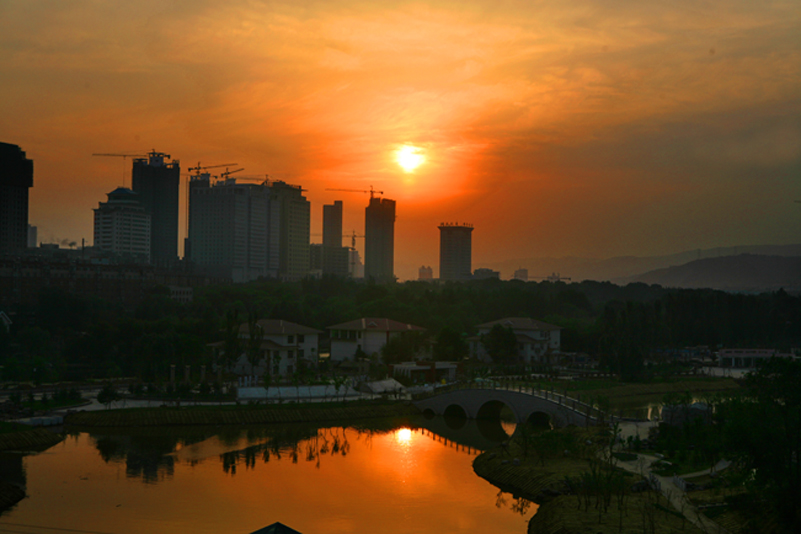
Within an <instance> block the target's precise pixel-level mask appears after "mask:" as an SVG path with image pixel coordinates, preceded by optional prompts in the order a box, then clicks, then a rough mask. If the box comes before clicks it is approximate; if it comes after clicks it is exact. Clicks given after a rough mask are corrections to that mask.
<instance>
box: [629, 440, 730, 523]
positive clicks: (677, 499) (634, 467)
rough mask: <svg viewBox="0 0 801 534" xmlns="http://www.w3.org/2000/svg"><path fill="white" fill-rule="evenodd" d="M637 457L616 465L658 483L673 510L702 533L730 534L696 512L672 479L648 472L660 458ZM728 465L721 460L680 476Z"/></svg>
mask: <svg viewBox="0 0 801 534" xmlns="http://www.w3.org/2000/svg"><path fill="white" fill-rule="evenodd" d="M637 455H638V458H637V459H636V460H631V461H628V462H624V461H622V460H618V463H617V465H618V466H620V467H622V468H623V469H625V470H626V471H629V472H632V473H637V474H639V475H642V476H644V477H645V478H646V479H648V478H652V479H655V480H657V481H659V489H660V491H661V493H662V495H664V496H665V498H666V499H667V500H668V501H669V502H670V504H671V505H673V508H675V509H676V510H677V511H678V512H680V513H681V514H683V515H684V516H685V517H686V518H687V520H688V521H690V522H691V523H693V524H694V525H695V526H697V527H698V528H700V529H701V530H702V531H704V532H708V533H709V534H730V533H729V532H728V531H727V530H726V529H724V528H723V527H721V526H720V525H718V524H717V523H716V522H714V521H712V520H711V519H709V518H708V517H707V516H705V515H704V514H702V513H700V512H698V510H697V509H696V508H695V506H693V504H692V503H691V502H690V500H689V499H688V497H687V493H686V492H685V491H684V490H682V489H681V488H679V487H678V486H676V484H675V482H674V478H673V477H671V476H661V475H657V474H656V473H652V472H651V470H650V466H651V464H652V463H654V462H656V461H658V460H660V458H658V457H656V456H651V455H649V454H641V453H637ZM730 463H731V462H729V461H727V460H721V461H720V462H718V463H717V464H716V465H715V466H714V467H713V468H711V469H704V470H702V471H698V472H695V473H690V474H688V475H682V478H684V479H687V478H692V477H697V476H702V475H708V474H710V473H712V472H718V471H720V470H722V469H725V468H727V467H728V466H729V465H730Z"/></svg>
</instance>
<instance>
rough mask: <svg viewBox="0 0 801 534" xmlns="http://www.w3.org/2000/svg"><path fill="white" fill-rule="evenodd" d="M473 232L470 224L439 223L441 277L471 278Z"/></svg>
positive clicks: (450, 278) (441, 278) (448, 278)
mask: <svg viewBox="0 0 801 534" xmlns="http://www.w3.org/2000/svg"><path fill="white" fill-rule="evenodd" d="M472 233H473V226H472V225H470V224H455V223H453V224H452V223H442V224H440V225H439V279H440V280H469V279H470V278H471V273H472V253H473V245H472Z"/></svg>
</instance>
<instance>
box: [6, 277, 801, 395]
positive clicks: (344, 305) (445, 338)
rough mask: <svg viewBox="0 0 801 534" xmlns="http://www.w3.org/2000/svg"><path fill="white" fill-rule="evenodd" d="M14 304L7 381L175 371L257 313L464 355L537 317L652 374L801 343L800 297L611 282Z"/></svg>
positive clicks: (239, 289)
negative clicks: (691, 358)
mask: <svg viewBox="0 0 801 534" xmlns="http://www.w3.org/2000/svg"><path fill="white" fill-rule="evenodd" d="M4 311H6V312H7V313H10V314H11V315H12V317H13V319H14V324H13V327H12V330H11V332H10V333H6V332H4V331H3V329H2V328H0V364H1V365H3V366H4V369H3V376H2V379H10V380H15V379H25V380H37V381H45V380H52V379H57V378H71V377H74V376H89V375H93V376H99V377H107V376H118V375H129V376H130V375H135V376H139V377H141V378H142V379H144V380H153V379H154V377H165V376H167V375H168V373H169V365H170V364H175V365H178V366H179V368H180V366H182V365H185V364H192V365H196V364H201V363H206V364H209V363H212V362H211V353H210V351H209V350H208V349H207V347H206V345H207V344H208V343H211V342H223V343H224V344H226V345H231V346H233V345H236V344H237V343H239V341H243V340H237V339H236V336H235V333H236V328H237V325H238V324H241V323H245V322H247V321H248V320H249V319H251V320H253V318H256V317H257V318H260V319H261V318H274V319H284V320H288V321H293V322H297V323H301V324H304V325H308V326H311V327H314V328H318V329H321V330H325V328H326V327H328V326H331V325H334V324H337V323H340V322H345V321H349V320H352V319H355V318H358V317H388V318H391V319H395V320H398V321H402V322H408V323H412V324H416V325H419V326H422V327H425V328H426V329H427V333H428V335H429V336H430V338H431V339H432V340H436V341H437V342H438V343H436V344H435V351H434V355H435V357H437V358H440V359H454V358H456V357H458V356H460V355H464V354H465V353H466V350H467V345H466V341H465V340H466V338H467V337H468V336H471V335H474V334H475V333H476V329H475V326H476V325H478V324H481V323H484V322H488V321H492V320H495V319H499V318H503V317H532V318H536V319H539V320H543V321H546V322H549V323H553V324H556V325H558V326H561V327H562V328H563V330H562V349H563V350H564V351H581V352H587V353H590V354H597V355H598V356H599V357H600V358H601V363H602V365H603V366H604V367H606V368H609V369H610V370H612V371H615V372H620V373H621V374H622V375H623V376H624V377H626V378H631V379H638V378H641V377H642V369H643V365H642V363H643V361H644V360H645V359H647V357H648V355H649V353H650V351H652V350H653V349H658V348H680V347H685V346H694V345H708V346H709V347H710V348H712V349H713V350H714V349H715V348H717V347H720V346H725V347H767V348H779V349H785V350H786V349H789V348H790V347H793V346H796V347H797V346H801V297H797V296H791V295H788V294H787V293H785V292H783V291H779V292H776V293H770V294H763V295H743V294H731V293H725V292H721V291H714V290H669V289H665V288H662V287H659V286H647V285H645V284H630V285H628V286H625V287H619V286H615V285H614V284H611V283H609V282H582V283H574V284H569V285H568V284H565V283H563V282H558V283H551V282H542V283H523V282H520V281H499V280H483V281H472V282H467V283H445V284H431V283H425V282H406V283H403V284H389V285H379V284H371V283H363V282H360V281H354V280H347V279H339V278H334V277H323V278H322V279H319V280H314V279H307V280H303V281H301V282H297V283H281V282H278V281H274V280H265V281H258V282H252V283H249V284H240V285H225V286H210V287H205V288H197V289H196V290H195V299H194V302H192V303H191V304H187V305H183V304H179V303H177V302H174V301H172V300H170V298H169V293H168V291H166V288H160V289H157V290H155V291H153V292H152V293H151V294H149V295H148V296H147V297H146V298H145V299H144V300H143V301H142V302H141V304H140V305H139V306H138V307H137V308H136V309H134V310H125V309H122V308H121V307H120V306H118V305H117V304H116V303H113V302H105V301H101V300H98V299H96V298H93V297H86V296H81V295H75V294H69V293H65V292H63V291H61V290H57V289H53V288H44V289H43V290H42V292H41V295H40V298H39V301H38V304H37V305H36V306H33V307H21V306H20V307H18V308H17V309H10V310H4ZM242 345H243V346H241V347H239V349H240V350H243V351H244V350H247V346H246V345H247V343H243V344H242ZM401 348H402V347H401ZM390 349H392V347H390ZM234 352H235V351H231V353H234ZM499 354H503V351H501V352H500V353H499Z"/></svg>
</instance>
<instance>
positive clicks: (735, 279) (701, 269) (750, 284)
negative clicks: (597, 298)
mask: <svg viewBox="0 0 801 534" xmlns="http://www.w3.org/2000/svg"><path fill="white" fill-rule="evenodd" d="M614 282H615V283H616V284H619V285H625V284H628V283H631V282H644V283H646V284H659V285H661V286H664V287H683V288H712V289H722V290H725V291H775V290H778V289H779V288H784V289H785V290H786V291H788V292H792V293H797V292H801V257H800V256H790V257H786V256H759V255H756V254H740V255H738V256H724V257H721V258H707V259H703V260H696V261H691V262H689V263H686V264H684V265H678V266H674V267H667V268H664V269H656V270H653V271H649V272H647V273H644V274H640V275H636V276H631V277H627V278H624V279H617V280H614Z"/></svg>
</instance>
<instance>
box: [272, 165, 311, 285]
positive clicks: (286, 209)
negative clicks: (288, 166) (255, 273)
mask: <svg viewBox="0 0 801 534" xmlns="http://www.w3.org/2000/svg"><path fill="white" fill-rule="evenodd" d="M269 185H270V194H271V195H272V198H273V199H274V200H275V201H276V204H275V206H277V214H278V215H277V217H278V225H279V229H278V240H277V244H278V276H279V277H280V278H281V279H282V280H288V281H291V280H300V279H301V278H303V277H305V276H306V275H308V274H309V238H310V236H311V204H310V203H309V201H308V200H306V197H304V196H303V189H302V188H301V187H300V186H299V185H291V184H288V183H286V182H282V181H276V182H271V183H270V184H269Z"/></svg>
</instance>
